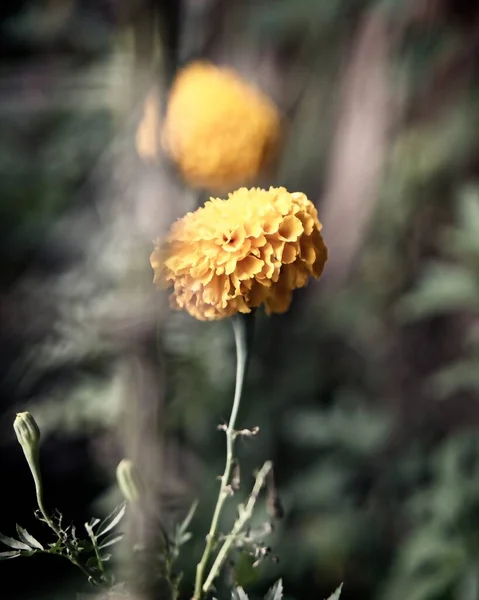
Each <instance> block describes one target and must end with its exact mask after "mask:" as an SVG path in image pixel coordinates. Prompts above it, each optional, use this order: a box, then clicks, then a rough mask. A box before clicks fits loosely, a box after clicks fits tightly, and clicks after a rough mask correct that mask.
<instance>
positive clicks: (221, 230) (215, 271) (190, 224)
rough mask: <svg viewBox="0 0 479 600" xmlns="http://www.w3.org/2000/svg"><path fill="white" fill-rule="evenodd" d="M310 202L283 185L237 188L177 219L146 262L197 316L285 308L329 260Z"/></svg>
mask: <svg viewBox="0 0 479 600" xmlns="http://www.w3.org/2000/svg"><path fill="white" fill-rule="evenodd" d="M321 228H322V225H321V223H320V222H319V220H318V213H317V211H316V208H315V207H314V205H313V203H312V202H311V201H310V200H308V198H307V197H306V196H305V195H304V194H302V193H300V192H297V193H289V192H288V191H287V190H286V189H285V188H273V187H271V188H270V189H269V190H262V189H258V188H252V189H247V188H240V189H239V190H237V191H235V192H233V193H232V194H229V196H228V198H227V199H226V200H222V199H219V198H211V199H210V200H209V201H208V202H206V204H205V205H204V206H203V207H202V208H199V209H198V210H196V211H195V212H190V213H188V214H186V215H185V216H184V217H183V218H181V219H178V220H177V221H176V222H175V223H174V224H173V226H172V227H171V229H170V231H169V233H168V235H167V237H166V239H165V240H164V242H163V243H161V242H159V241H157V242H156V247H155V250H154V252H153V253H152V255H151V258H150V262H151V266H152V268H153V271H154V274H155V276H154V283H156V284H158V285H165V284H166V285H167V286H168V285H172V286H173V288H174V291H173V294H172V295H171V297H170V299H171V305H172V307H173V308H175V309H178V310H180V309H183V310H186V311H188V312H189V313H190V315H192V316H193V317H196V318H197V319H200V320H202V321H209V320H216V319H223V318H225V317H229V316H231V315H233V314H235V313H238V312H241V313H249V312H251V309H252V308H256V307H259V306H261V305H264V306H265V309H266V312H267V313H268V314H270V313H282V312H285V311H286V310H287V309H288V308H289V305H290V303H291V298H292V292H293V290H294V289H296V288H300V287H303V286H305V285H306V282H307V281H308V278H309V277H310V276H313V277H319V276H320V275H321V273H322V272H323V268H324V264H325V262H326V259H327V248H326V246H325V245H324V242H323V239H322V237H321V233H320V232H321Z"/></svg>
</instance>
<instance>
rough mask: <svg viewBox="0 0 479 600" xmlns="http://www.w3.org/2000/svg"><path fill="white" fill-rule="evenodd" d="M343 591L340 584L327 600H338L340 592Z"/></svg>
mask: <svg viewBox="0 0 479 600" xmlns="http://www.w3.org/2000/svg"><path fill="white" fill-rule="evenodd" d="M342 589H343V584H342V583H341V585H339V586H338V587H337V588H336V589H335V590H334V592H333V593H332V594H331V596H329V597H328V600H339V597H340V596H341V591H342Z"/></svg>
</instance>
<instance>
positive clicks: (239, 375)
mask: <svg viewBox="0 0 479 600" xmlns="http://www.w3.org/2000/svg"><path fill="white" fill-rule="evenodd" d="M246 318H248V317H246ZM246 318H245V316H244V315H235V316H233V317H232V324H233V332H234V337H235V344H236V384H235V394H234V399H233V406H232V409H231V415H230V419H229V422H228V426H227V428H226V431H225V433H226V463H225V469H224V472H223V475H222V476H221V485H220V491H219V494H218V500H217V501H216V506H215V510H214V513H213V518H212V520H211V525H210V529H209V532H208V535H207V538H206V546H205V549H204V551H203V556H202V557H201V560H200V562H199V563H198V566H197V567H196V578H195V591H194V595H193V600H200V598H201V595H202V591H203V579H204V574H205V569H206V567H207V565H208V561H209V559H210V556H211V552H212V550H213V545H214V542H215V537H216V534H217V530H218V524H219V521H220V517H221V511H222V510H223V506H224V503H225V501H226V499H227V498H228V496H230V495H231V488H230V485H229V482H230V478H231V471H232V467H233V460H234V442H235V437H236V432H235V425H236V419H237V416H238V410H239V407H240V402H241V393H242V391H243V382H244V376H245V371H246V362H247V357H248V346H249V343H248V342H249V340H248V335H247V333H248V332H247V323H246ZM249 318H253V317H249Z"/></svg>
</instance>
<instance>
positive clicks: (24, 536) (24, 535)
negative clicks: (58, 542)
mask: <svg viewBox="0 0 479 600" xmlns="http://www.w3.org/2000/svg"><path fill="white" fill-rule="evenodd" d="M17 533H18V536H19V538H20V539H21V540H22V542H25V544H28V545H29V546H30V548H36V549H37V550H44V548H43V546H42V545H41V544H40V542H39V541H38V540H37V539H35V538H34V537H33V535H31V534H30V533H28V531H27V530H26V529H23V527H20V525H17Z"/></svg>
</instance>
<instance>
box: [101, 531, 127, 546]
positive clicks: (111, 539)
mask: <svg viewBox="0 0 479 600" xmlns="http://www.w3.org/2000/svg"><path fill="white" fill-rule="evenodd" d="M124 535H125V534H124V533H112V534H110V535H107V536H106V538H105V539H104V540H103V542H102V543H101V544H100V545H99V546H98V548H100V550H101V549H102V548H107V547H108V546H113V544H116V543H117V542H119V541H121V540H122V539H123V537H124Z"/></svg>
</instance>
